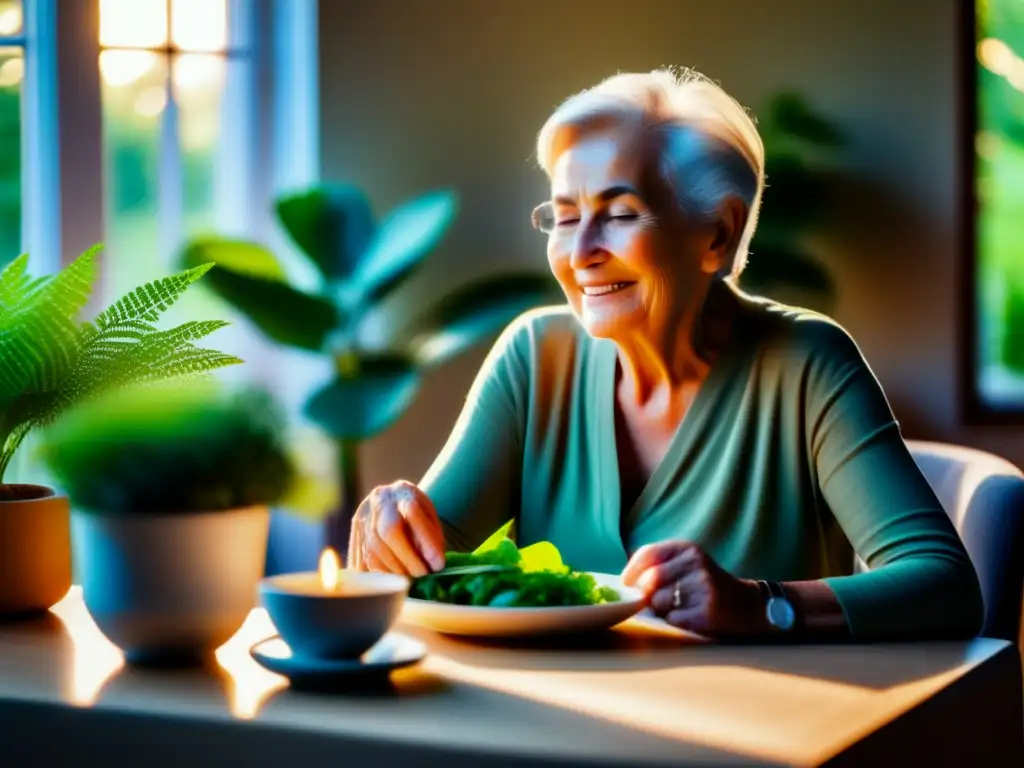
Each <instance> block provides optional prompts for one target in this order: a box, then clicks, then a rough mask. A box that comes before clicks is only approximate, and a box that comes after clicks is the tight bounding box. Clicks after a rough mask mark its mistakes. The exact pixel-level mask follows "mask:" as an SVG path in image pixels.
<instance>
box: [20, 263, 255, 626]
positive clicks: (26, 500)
mask: <svg viewBox="0 0 1024 768" xmlns="http://www.w3.org/2000/svg"><path fill="white" fill-rule="evenodd" d="M98 253H99V246H97V247H94V248H92V249H90V250H88V251H86V252H85V253H84V254H82V255H81V256H79V257H78V258H77V259H75V261H73V262H72V263H71V264H69V265H68V266H67V267H65V268H64V269H63V270H61V271H59V272H57V273H55V274H53V275H46V276H43V277H32V276H30V275H29V274H28V272H27V267H28V256H27V255H22V256H20V257H18V258H17V259H15V260H14V261H12V262H11V263H10V264H9V265H8V266H7V267H6V268H5V269H4V270H3V271H2V272H0V616H11V615H20V614H24V613H28V612H36V611H45V610H47V609H49V608H50V607H52V606H53V605H54V604H55V603H57V602H58V601H59V600H60V599H61V598H62V597H63V596H64V595H65V594H66V593H67V591H68V589H69V588H70V586H71V566H72V556H71V531H70V512H69V504H68V499H67V498H66V497H65V496H64V495H61V494H59V493H57V492H56V491H55V490H54V489H53V488H50V487H46V486H42V485H33V484H23V483H11V482H9V480H8V478H7V477H6V472H7V469H8V467H9V465H10V462H11V459H12V458H13V457H14V456H15V454H16V453H17V451H18V449H19V447H20V446H21V445H22V443H23V441H24V440H25V438H26V436H28V435H29V434H30V433H31V432H32V431H33V430H35V429H37V428H39V427H43V426H45V425H47V424H50V423H52V422H53V421H54V420H55V419H56V418H57V417H59V416H60V415H61V414H63V413H65V412H66V411H67V410H68V409H69V408H72V407H73V406H75V404H76V403H78V402H80V401H81V400H82V399H83V398H86V397H90V396H93V395H96V394H98V393H100V392H103V391H109V390H114V389H117V388H119V387H121V386H124V385H128V384H131V383H132V382H136V381H158V380H161V379H168V378H172V377H178V376H185V375H189V374H196V373H202V372H205V371H210V370H213V369H215V368H219V367H221V366H225V365H230V364H234V363H239V362H241V361H240V360H239V359H238V358H236V357H234V356H232V355H227V354H224V353H222V352H217V351H215V350H210V349H202V348H200V347H197V346H195V344H194V343H193V342H195V341H196V340H198V339H200V338H202V337H204V336H206V335H208V334H210V333H212V332H213V331H215V330H217V329H218V328H221V327H222V326H224V325H225V324H226V323H224V322H222V321H218V320H210V321H191V322H186V323H184V324H182V325H179V326H177V327H175V328H171V329H168V330H159V329H158V328H157V327H156V325H155V323H156V321H157V320H158V319H159V316H160V314H161V313H162V312H163V311H164V310H166V309H167V308H168V307H169V306H170V305H171V304H173V303H174V302H175V301H176V300H177V299H178V298H179V297H180V296H181V295H182V293H183V292H184V291H185V290H186V289H187V288H188V287H189V286H190V285H191V284H192V283H194V282H195V281H196V280H198V279H199V278H200V277H201V276H202V275H203V274H204V273H205V272H207V271H208V270H209V268H210V266H212V265H202V266H197V267H196V268H193V269H188V270H185V271H184V272H181V273H180V274H176V275H172V276H170V277H166V278H163V279H160V280H155V281H153V282H150V283H147V284H145V285H143V286H141V287H139V288H137V289H136V290H135V291H133V292H131V293H129V294H128V295H126V296H124V297H123V298H121V299H120V300H118V301H116V302H115V303H113V304H112V305H111V306H110V307H109V308H107V309H106V310H105V311H103V312H101V313H100V314H99V315H98V316H96V317H95V318H94V319H93V320H91V321H82V320H80V319H79V315H80V313H81V312H82V310H83V309H84V308H85V305H86V303H87V301H88V299H89V295H90V293H91V290H92V286H93V283H94V281H95V278H96V257H97V255H98Z"/></svg>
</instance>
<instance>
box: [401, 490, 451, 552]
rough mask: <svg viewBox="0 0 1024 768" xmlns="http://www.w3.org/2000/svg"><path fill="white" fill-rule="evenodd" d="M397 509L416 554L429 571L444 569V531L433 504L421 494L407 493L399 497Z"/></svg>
mask: <svg viewBox="0 0 1024 768" xmlns="http://www.w3.org/2000/svg"><path fill="white" fill-rule="evenodd" d="M398 507H399V510H400V511H401V513H402V516H403V517H404V518H405V520H406V522H407V523H408V528H409V531H410V532H411V534H412V537H413V540H414V542H415V544H416V548H417V550H418V552H420V553H421V554H422V556H423V559H424V560H425V562H426V564H427V565H428V566H429V568H430V569H433V570H435V571H440V570H441V569H442V568H444V531H442V530H441V523H440V522H439V520H438V517H437V512H436V511H435V510H434V505H433V503H432V502H431V501H430V499H428V498H427V496H426V494H424V493H422V492H418V493H416V492H413V491H408V492H407V493H403V494H402V495H401V496H400V497H399V502H398Z"/></svg>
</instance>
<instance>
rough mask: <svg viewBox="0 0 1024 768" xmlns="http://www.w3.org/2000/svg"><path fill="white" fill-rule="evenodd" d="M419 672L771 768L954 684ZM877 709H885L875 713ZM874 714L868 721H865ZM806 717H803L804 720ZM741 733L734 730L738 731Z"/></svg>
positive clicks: (735, 675)
mask: <svg viewBox="0 0 1024 768" xmlns="http://www.w3.org/2000/svg"><path fill="white" fill-rule="evenodd" d="M424 665H425V668H427V669H429V670H430V671H432V672H434V673H436V674H439V675H442V676H444V677H445V678H448V679H450V680H458V681H460V682H463V683H466V684H471V685H476V686H481V687H484V688H489V689H491V690H496V691H500V692H503V693H508V694H512V695H515V696H520V697H523V698H526V699H530V700H533V701H537V702H540V703H543V704H546V705H549V706H558V707H562V708H564V709H567V710H570V711H573V712H576V713H578V714H583V715H587V716H589V717H593V718H598V719H601V720H605V721H607V722H609V723H614V724H617V725H623V726H627V727H630V728H634V729H636V730H639V731H644V732H647V733H651V734H652V735H656V736H659V737H662V738H670V739H678V740H681V741H685V742H688V743H691V744H695V745H700V746H705V747H710V748H712V749H722V750H727V751H730V752H734V753H738V754H742V755H745V756H750V757H754V758H758V759H762V760H769V761H783V762H785V761H790V760H792V759H793V757H794V756H799V758H800V761H801V762H807V763H811V764H814V763H816V762H819V761H821V760H822V759H826V758H827V757H828V756H829V755H831V754H833V753H834V751H835V746H836V743H837V740H836V734H837V733H841V734H842V735H843V743H846V744H849V743H853V742H855V741H857V740H858V739H860V738H862V737H863V736H865V735H866V734H868V733H870V732H872V731H873V730H875V729H877V727H879V726H880V725H881V724H882V723H884V722H886V721H887V720H889V719H891V716H892V713H893V709H894V706H895V705H894V702H897V701H898V702H901V703H905V705H906V707H907V708H909V707H910V706H912V705H913V702H914V701H915V700H916V699H917V698H918V697H919V696H920V692H921V690H922V689H929V690H937V689H939V688H941V687H942V686H943V685H944V684H945V683H946V682H947V681H949V680H951V679H953V678H955V677H956V676H957V675H958V674H959V669H952V670H949V671H948V672H944V673H941V674H939V675H934V676H930V677H927V678H924V679H922V680H918V681H912V682H910V683H906V684H902V685H897V686H893V687H891V688H887V689H879V688H869V687H865V686H859V685H852V684H849V683H843V682H838V681H834V680H823V679H817V678H812V677H806V676H800V675H794V674H787V673H781V672H773V671H767V670H760V669H755V668H752V667H746V666H739V665H736V666H729V665H694V666H688V665H680V666H676V667H666V668H660V669H649V670H633V671H630V672H629V673H628V674H623V673H622V672H595V671H586V672H581V671H567V670H560V671H559V670H550V669H549V670H544V671H527V670H515V669H500V668H495V667H493V666H474V665H472V664H464V663H460V662H458V661H454V660H453V659H450V658H446V657H444V656H441V655H431V656H429V657H428V658H427V659H426V661H425V662H424ZM883 699H885V700H886V701H885V702H884V706H883ZM873 710H874V712H873ZM808 713H811V714H810V716H809V714H808ZM740 722H741V723H744V724H745V725H744V727H743V728H737V723H740Z"/></svg>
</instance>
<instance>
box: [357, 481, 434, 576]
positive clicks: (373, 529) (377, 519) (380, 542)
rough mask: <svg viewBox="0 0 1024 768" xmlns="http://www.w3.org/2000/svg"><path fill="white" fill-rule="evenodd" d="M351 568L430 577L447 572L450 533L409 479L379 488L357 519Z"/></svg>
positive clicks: (370, 496)
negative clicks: (446, 549)
mask: <svg viewBox="0 0 1024 768" xmlns="http://www.w3.org/2000/svg"><path fill="white" fill-rule="evenodd" d="M348 567H349V568H353V569H356V570H361V571H389V572H391V573H401V574H405V575H406V576H412V577H414V578H415V577H418V576H425V575H426V574H428V573H432V572H434V571H440V570H441V569H443V568H444V533H443V531H442V530H441V521H440V519H439V518H438V516H437V510H435V509H434V504H433V502H431V501H430V499H429V498H427V495H426V494H425V493H423V491H421V490H420V489H419V488H417V487H416V486H415V485H413V484H412V483H410V482H407V481H405V480H399V481H397V482H394V483H391V484H389V485H380V486H377V487H376V488H374V489H373V491H372V492H371V493H370V495H369V496H367V497H366V498H365V499H364V500H363V503H362V504H360V505H359V508H358V509H357V510H356V513H355V515H354V516H353V518H352V529H351V533H350V535H349V545H348Z"/></svg>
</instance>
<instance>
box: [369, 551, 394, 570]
mask: <svg viewBox="0 0 1024 768" xmlns="http://www.w3.org/2000/svg"><path fill="white" fill-rule="evenodd" d="M363 570H365V571H383V572H385V573H391V572H392V571H391V569H390V568H388V567H387V565H386V564H385V563H384V561H383V560H381V559H380V558H379V557H377V555H376V554H374V552H373V550H368V551H367V553H366V557H365V558H364V559H363Z"/></svg>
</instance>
